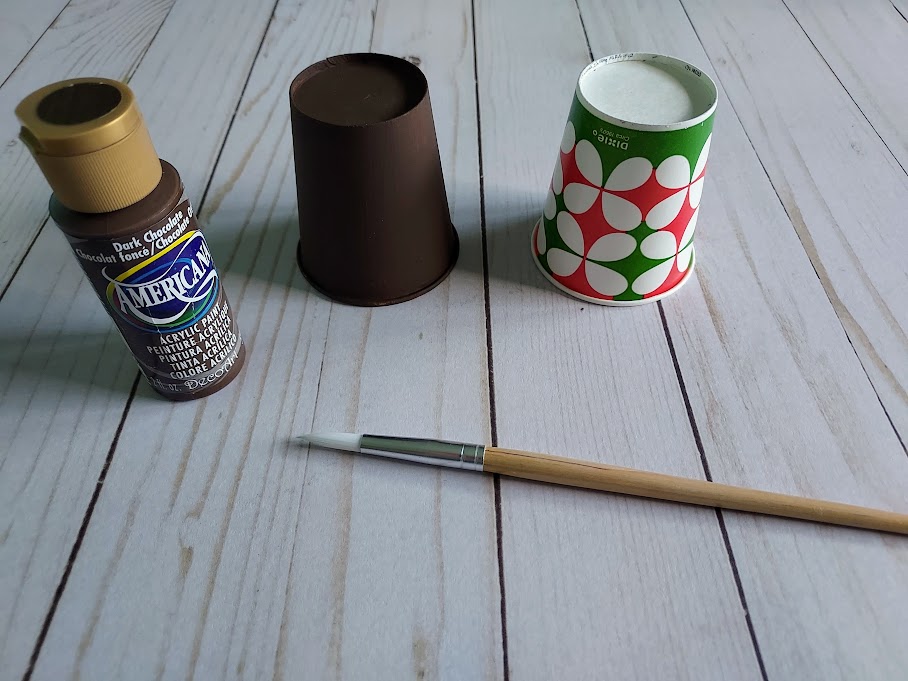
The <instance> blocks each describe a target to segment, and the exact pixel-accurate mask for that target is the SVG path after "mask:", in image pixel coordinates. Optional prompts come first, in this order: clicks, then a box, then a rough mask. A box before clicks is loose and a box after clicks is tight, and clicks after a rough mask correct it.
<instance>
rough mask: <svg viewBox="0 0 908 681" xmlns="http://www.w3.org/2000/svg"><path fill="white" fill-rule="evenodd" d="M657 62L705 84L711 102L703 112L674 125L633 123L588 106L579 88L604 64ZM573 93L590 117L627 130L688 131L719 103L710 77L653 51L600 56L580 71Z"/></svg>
mask: <svg viewBox="0 0 908 681" xmlns="http://www.w3.org/2000/svg"><path fill="white" fill-rule="evenodd" d="M656 60H658V61H661V62H662V63H667V64H671V65H673V66H676V67H680V68H683V69H684V70H686V71H690V72H691V73H692V74H693V75H695V76H697V77H698V78H701V79H703V82H704V83H705V84H706V85H707V88H708V90H709V93H710V94H711V96H712V97H711V103H710V105H709V107H708V108H707V110H706V111H704V112H703V113H701V114H698V115H697V116H695V117H693V118H689V119H686V120H683V121H678V122H677V123H637V122H635V121H628V120H624V119H623V118H618V117H616V116H612V115H611V114H608V113H606V112H605V111H602V110H601V109H599V108H598V107H596V106H594V105H593V104H591V103H590V101H589V100H588V99H587V98H586V96H585V95H584V94H583V90H582V89H581V87H580V86H581V84H582V83H583V79H584V77H586V76H588V75H589V74H590V73H591V72H593V71H595V70H596V69H598V68H600V67H602V66H605V65H606V64H613V63H616V62H622V61H656ZM574 91H575V94H576V96H577V99H578V100H579V101H580V103H581V104H582V105H583V107H584V108H585V109H586V110H587V111H589V112H590V113H591V114H593V115H594V116H597V117H598V118H601V119H602V120H604V121H606V122H608V123H611V124H612V125H617V126H619V127H622V128H628V129H630V130H648V131H661V132H668V131H672V130H686V129H687V128H692V127H694V126H695V125H699V124H700V123H702V122H703V121H705V120H707V119H708V118H709V117H710V116H712V115H713V113H714V112H715V110H716V105H717V104H718V103H719V89H718V88H717V87H716V83H715V81H713V79H712V78H710V76H709V74H707V73H706V72H705V71H702V70H700V69H698V68H697V67H696V66H694V65H693V64H691V63H689V62H686V61H684V60H683V59H678V58H677V57H672V56H670V55H665V54H658V53H656V52H620V53H618V54H612V55H609V56H607V57H602V58H601V59H597V60H596V61H594V62H592V63H591V64H588V65H587V66H586V67H585V68H584V69H583V71H581V72H580V75H579V76H578V78H577V86H576V88H575V90H574Z"/></svg>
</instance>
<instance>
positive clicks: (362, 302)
mask: <svg viewBox="0 0 908 681" xmlns="http://www.w3.org/2000/svg"><path fill="white" fill-rule="evenodd" d="M451 231H452V232H454V243H453V244H452V245H451V257H450V262H449V263H448V266H447V268H446V269H445V271H444V272H442V273H441V275H440V276H439V277H438V278H437V279H436V280H435V281H433V282H431V283H430V284H428V285H427V286H423V287H422V288H421V289H419V290H418V291H414V292H412V293H407V294H406V295H403V296H399V297H397V298H390V299H387V300H385V299H381V300H369V299H367V298H349V297H345V296H338V295H336V294H334V293H332V292H331V291H329V290H328V289H326V288H324V287H323V286H321V285H320V284H319V283H318V282H317V281H315V280H314V279H313V278H312V277H310V276H309V273H308V272H306V270H305V268H304V267H303V260H302V258H301V257H300V245H299V242H297V244H296V265H297V267H299V270H300V272H301V273H302V275H303V276H304V277H305V278H306V281H307V282H309V285H310V286H311V287H312V288H314V289H315V290H316V291H318V292H319V293H321V294H322V295H323V296H325V297H326V298H330V299H331V300H333V301H334V302H337V303H341V304H343V305H353V306H356V307H383V306H385V305H396V304H397V303H405V302H407V301H408V300H413V299H414V298H419V296H421V295H422V294H424V293H428V292H429V291H431V290H432V289H433V288H435V287H436V286H438V285H439V284H440V283H441V282H443V281H444V280H445V279H447V277H448V275H449V274H451V270H453V269H454V266H455V265H456V264H457V258H458V257H459V256H460V237H459V236H458V235H457V230H456V229H455V228H454V226H453V225H451Z"/></svg>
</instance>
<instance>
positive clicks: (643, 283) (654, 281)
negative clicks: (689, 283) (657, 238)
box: [549, 255, 675, 296]
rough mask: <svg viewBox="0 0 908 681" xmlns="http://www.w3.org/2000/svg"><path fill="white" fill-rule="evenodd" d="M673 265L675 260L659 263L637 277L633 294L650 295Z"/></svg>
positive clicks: (662, 281)
mask: <svg viewBox="0 0 908 681" xmlns="http://www.w3.org/2000/svg"><path fill="white" fill-rule="evenodd" d="M549 264H551V255H550V256H549ZM674 264H675V259H674V258H672V259H671V260H666V261H665V262H663V263H659V264H658V265H656V266H655V267H653V268H652V269H650V270H647V271H646V272H644V273H643V274H641V275H640V276H639V277H637V278H636V279H634V283H633V285H632V286H631V289H633V291H634V293H636V294H638V295H641V296H645V295H646V294H647V293H652V292H653V291H655V290H656V289H657V288H659V287H660V286H662V284H664V283H665V280H666V279H668V275H669V273H670V272H671V271H672V266H673V265H674Z"/></svg>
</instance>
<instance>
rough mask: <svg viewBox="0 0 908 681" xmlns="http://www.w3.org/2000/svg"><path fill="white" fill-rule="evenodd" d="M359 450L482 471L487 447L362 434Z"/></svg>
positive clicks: (405, 459)
mask: <svg viewBox="0 0 908 681" xmlns="http://www.w3.org/2000/svg"><path fill="white" fill-rule="evenodd" d="M359 451H360V453H361V454H373V455H375V456H384V457H387V458H390V459H402V460H403V461H415V462H416V463H429V464H433V465H435V466H447V467H448V468H464V469H466V470H469V471H481V470H482V459H483V456H484V455H485V451H486V448H485V445H471V444H467V443H465V442H448V441H446V440H424V439H422V438H410V437H387V436H385V435H363V437H362V440H361V441H360V445H359Z"/></svg>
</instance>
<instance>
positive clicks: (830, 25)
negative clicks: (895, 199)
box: [784, 0, 908, 168]
mask: <svg viewBox="0 0 908 681" xmlns="http://www.w3.org/2000/svg"><path fill="white" fill-rule="evenodd" d="M784 1H785V4H786V6H787V7H788V9H789V10H791V13H792V14H793V15H794V17H795V19H796V20H797V22H798V24H800V26H801V29H802V30H803V31H804V32H805V33H806V34H807V36H808V38H809V39H810V40H811V42H813V45H814V47H815V48H816V49H817V50H819V52H820V54H821V55H822V56H823V59H825V60H826V62H827V63H828V64H829V67H830V68H831V69H832V70H833V72H834V73H835V75H836V77H837V78H838V79H839V80H840V81H841V82H842V84H843V85H844V86H845V88H846V89H847V90H848V94H849V95H851V96H852V97H853V98H854V100H855V102H856V103H857V105H858V106H859V107H860V109H861V112H862V113H863V114H864V115H865V116H867V118H868V119H869V120H870V122H871V124H872V125H873V127H874V128H875V129H876V131H877V133H879V135H880V137H882V138H883V141H884V142H885V143H886V146H888V147H889V150H890V151H891V152H892V154H893V155H894V156H895V157H896V159H898V162H899V163H900V164H901V166H902V168H908V129H906V126H905V116H906V115H908V71H906V69H905V68H904V65H905V64H906V63H908V19H906V18H905V16H904V15H903V14H900V13H899V9H898V8H897V7H896V5H894V4H893V3H892V2H890V0H867V1H866V2H862V3H860V4H855V3H853V2H849V1H848V0H827V1H826V2H824V3H822V4H817V3H813V2H809V0H784ZM906 7H908V6H906ZM902 11H905V10H902Z"/></svg>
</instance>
